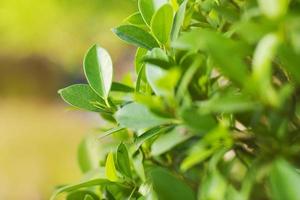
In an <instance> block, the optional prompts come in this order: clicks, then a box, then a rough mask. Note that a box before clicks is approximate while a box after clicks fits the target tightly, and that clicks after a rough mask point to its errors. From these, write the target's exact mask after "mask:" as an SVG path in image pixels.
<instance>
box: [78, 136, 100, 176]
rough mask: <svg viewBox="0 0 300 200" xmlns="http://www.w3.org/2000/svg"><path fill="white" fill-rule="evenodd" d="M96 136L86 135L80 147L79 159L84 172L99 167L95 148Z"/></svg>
mask: <svg viewBox="0 0 300 200" xmlns="http://www.w3.org/2000/svg"><path fill="white" fill-rule="evenodd" d="M93 144H94V137H90V136H88V137H85V138H84V139H83V140H82V142H81V143H80V145H79V147H78V153H77V160H78V163H79V167H80V169H81V171H82V172H83V173H85V172H88V171H90V170H92V169H95V168H97V166H98V160H97V156H96V155H97V150H96V149H95V145H93Z"/></svg>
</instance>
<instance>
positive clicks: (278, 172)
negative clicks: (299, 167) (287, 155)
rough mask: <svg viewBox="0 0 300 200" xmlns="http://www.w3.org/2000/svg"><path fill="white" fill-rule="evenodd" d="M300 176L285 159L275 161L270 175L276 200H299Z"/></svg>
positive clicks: (273, 195)
mask: <svg viewBox="0 0 300 200" xmlns="http://www.w3.org/2000/svg"><path fill="white" fill-rule="evenodd" d="M299 185H300V175H299V173H298V172H296V170H295V168H294V167H293V166H292V165H290V164H289V163H288V162H286V161H285V160H283V159H279V160H277V161H275V163H274V165H273V168H272V170H271V174H270V186H271V192H272V193H271V194H272V197H273V199H275V200H282V199H284V200H297V199H299V197H300V190H299Z"/></svg>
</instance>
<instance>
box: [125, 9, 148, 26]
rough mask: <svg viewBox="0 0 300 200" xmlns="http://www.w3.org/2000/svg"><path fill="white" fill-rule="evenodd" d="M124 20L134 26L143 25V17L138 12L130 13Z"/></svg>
mask: <svg viewBox="0 0 300 200" xmlns="http://www.w3.org/2000/svg"><path fill="white" fill-rule="evenodd" d="M124 21H125V22H128V23H129V24H131V25H135V26H142V27H143V26H145V22H144V19H143V17H142V15H141V13H140V12H135V13H133V14H132V15H130V16H129V17H127V18H126V19H125V20H124Z"/></svg>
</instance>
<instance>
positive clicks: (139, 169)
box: [132, 150, 146, 181]
mask: <svg viewBox="0 0 300 200" xmlns="http://www.w3.org/2000/svg"><path fill="white" fill-rule="evenodd" d="M132 163H133V167H134V169H135V171H136V173H137V174H138V176H139V177H140V178H141V179H142V180H143V181H145V180H146V176H145V170H144V165H143V153H141V152H140V150H139V151H138V152H137V153H136V155H135V156H134V157H133V158H132Z"/></svg>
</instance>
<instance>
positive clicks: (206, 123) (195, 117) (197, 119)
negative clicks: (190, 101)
mask: <svg viewBox="0 0 300 200" xmlns="http://www.w3.org/2000/svg"><path fill="white" fill-rule="evenodd" d="M180 116H181V117H182V120H183V121H184V122H185V123H186V124H187V125H188V126H189V127H190V128H192V129H194V130H195V131H197V132H198V133H202V134H203V133H206V132H208V131H210V130H212V129H213V128H215V127H216V126H217V122H216V120H215V119H214V118H213V117H212V115H210V114H201V113H199V112H197V109H195V108H187V109H184V110H183V111H181V113H180Z"/></svg>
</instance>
